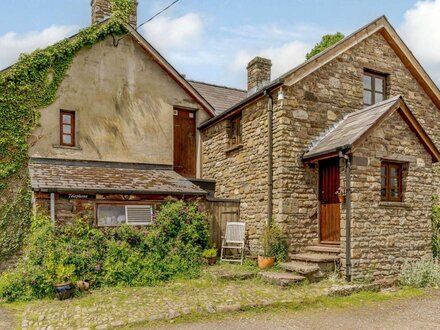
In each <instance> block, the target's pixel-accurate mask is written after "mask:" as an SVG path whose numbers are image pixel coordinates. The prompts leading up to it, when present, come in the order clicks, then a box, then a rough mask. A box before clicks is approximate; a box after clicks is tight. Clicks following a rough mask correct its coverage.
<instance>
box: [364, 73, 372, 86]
mask: <svg viewBox="0 0 440 330" xmlns="http://www.w3.org/2000/svg"><path fill="white" fill-rule="evenodd" d="M364 88H365V89H371V77H370V76H365V75H364Z"/></svg>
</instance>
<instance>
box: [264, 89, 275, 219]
mask: <svg viewBox="0 0 440 330" xmlns="http://www.w3.org/2000/svg"><path fill="white" fill-rule="evenodd" d="M264 96H266V97H267V139H268V141H267V158H268V159H267V225H268V226H269V225H270V224H271V222H272V215H273V202H272V200H273V140H272V139H273V98H272V96H271V95H270V93H269V91H268V90H267V89H266V90H264Z"/></svg>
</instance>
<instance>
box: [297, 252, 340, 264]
mask: <svg viewBox="0 0 440 330" xmlns="http://www.w3.org/2000/svg"><path fill="white" fill-rule="evenodd" d="M291 259H292V260H295V261H305V262H315V263H334V262H339V256H335V255H331V254H323V253H310V252H308V253H299V254H294V255H293V256H292V257H291Z"/></svg>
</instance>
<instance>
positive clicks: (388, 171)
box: [380, 161, 403, 202]
mask: <svg viewBox="0 0 440 330" xmlns="http://www.w3.org/2000/svg"><path fill="white" fill-rule="evenodd" d="M382 168H385V196H382V189H384V186H383V185H382V178H383V177H384V176H383V175H382ZM392 168H397V174H398V177H397V180H398V181H397V183H398V196H397V197H392V196H391V169H392ZM380 170H381V175H380V177H381V182H380V183H381V193H380V197H381V201H383V202H402V201H403V164H402V163H398V162H391V161H382V162H381V164H380Z"/></svg>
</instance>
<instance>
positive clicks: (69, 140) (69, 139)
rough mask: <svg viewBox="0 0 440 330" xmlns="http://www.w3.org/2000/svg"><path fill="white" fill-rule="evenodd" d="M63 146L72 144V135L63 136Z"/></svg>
mask: <svg viewBox="0 0 440 330" xmlns="http://www.w3.org/2000/svg"><path fill="white" fill-rule="evenodd" d="M63 144H72V135H66V134H63Z"/></svg>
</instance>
